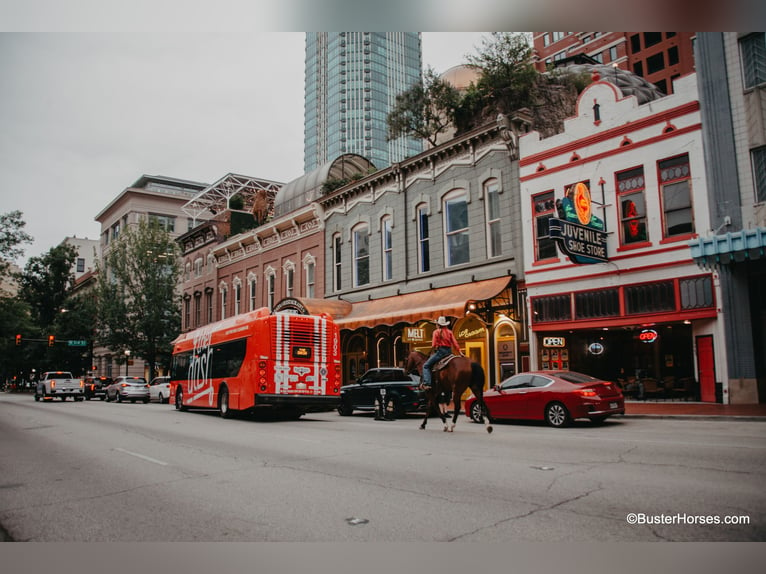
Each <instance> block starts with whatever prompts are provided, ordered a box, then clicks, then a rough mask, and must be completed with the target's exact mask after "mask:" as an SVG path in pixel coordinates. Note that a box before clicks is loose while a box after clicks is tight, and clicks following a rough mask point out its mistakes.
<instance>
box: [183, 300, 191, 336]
mask: <svg viewBox="0 0 766 574" xmlns="http://www.w3.org/2000/svg"><path fill="white" fill-rule="evenodd" d="M184 326H185V327H186V328H187V329H191V297H189V296H188V295H184Z"/></svg>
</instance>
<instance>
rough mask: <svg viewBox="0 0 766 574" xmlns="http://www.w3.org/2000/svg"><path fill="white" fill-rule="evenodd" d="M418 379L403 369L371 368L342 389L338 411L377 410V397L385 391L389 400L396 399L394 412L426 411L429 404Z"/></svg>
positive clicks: (344, 413) (398, 414)
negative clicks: (419, 387)
mask: <svg viewBox="0 0 766 574" xmlns="http://www.w3.org/2000/svg"><path fill="white" fill-rule="evenodd" d="M418 383H419V382H418V381H417V380H416V379H414V378H413V377H411V376H410V375H408V374H407V373H406V371H405V370H404V369H399V368H395V367H381V368H377V369H370V370H369V371H367V372H366V373H364V375H362V376H361V377H359V378H358V379H357V380H356V382H355V383H352V384H350V385H345V386H343V387H341V389H340V403H339V405H338V414H340V415H342V416H348V415H351V414H352V413H353V412H354V411H355V410H358V411H374V410H375V399H376V398H379V397H380V396H381V390H383V389H385V391H386V403H388V400H389V399H391V400H393V408H394V410H393V416H394V417H400V416H402V415H404V414H405V413H410V412H420V411H424V410H425V408H426V406H427V401H426V398H425V393H424V392H423V391H421V390H420V389H418Z"/></svg>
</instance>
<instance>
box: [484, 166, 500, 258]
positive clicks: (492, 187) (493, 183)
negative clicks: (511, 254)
mask: <svg viewBox="0 0 766 574" xmlns="http://www.w3.org/2000/svg"><path fill="white" fill-rule="evenodd" d="M484 207H485V209H486V218H487V256H488V257H497V256H498V255H502V254H503V246H502V238H501V235H500V187H499V186H498V184H497V180H496V179H493V180H490V181H488V182H487V183H486V184H485V185H484Z"/></svg>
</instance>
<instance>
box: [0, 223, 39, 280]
mask: <svg viewBox="0 0 766 574" xmlns="http://www.w3.org/2000/svg"><path fill="white" fill-rule="evenodd" d="M22 216H23V214H22V213H21V211H18V210H16V211H10V212H8V213H0V277H3V276H4V275H5V274H6V273H7V271H8V267H9V265H10V262H11V261H13V260H14V259H16V258H17V257H19V256H21V255H22V254H23V253H24V252H23V250H22V249H21V247H20V245H21V244H23V243H31V242H32V237H31V236H30V235H29V234H28V233H27V232H26V231H24V226H25V225H26V222H25V221H24V220H23V219H22Z"/></svg>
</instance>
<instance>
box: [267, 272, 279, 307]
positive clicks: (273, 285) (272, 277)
mask: <svg viewBox="0 0 766 574" xmlns="http://www.w3.org/2000/svg"><path fill="white" fill-rule="evenodd" d="M276 290H277V275H276V273H274V271H273V270H271V271H269V272H268V275H267V276H266V293H267V299H268V300H267V302H266V304H267V305H268V307H269V311H271V310H272V309H274V303H275V298H276Z"/></svg>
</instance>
